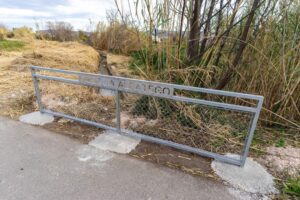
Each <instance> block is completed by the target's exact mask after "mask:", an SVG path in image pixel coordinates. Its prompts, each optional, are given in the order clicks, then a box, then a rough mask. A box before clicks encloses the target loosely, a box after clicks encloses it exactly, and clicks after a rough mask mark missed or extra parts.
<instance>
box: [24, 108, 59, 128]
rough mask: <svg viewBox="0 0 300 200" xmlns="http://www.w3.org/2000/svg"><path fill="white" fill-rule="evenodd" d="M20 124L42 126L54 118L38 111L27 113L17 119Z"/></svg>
mask: <svg viewBox="0 0 300 200" xmlns="http://www.w3.org/2000/svg"><path fill="white" fill-rule="evenodd" d="M19 120H20V121H21V122H24V123H27V124H33V125H41V126H42V125H44V124H48V123H51V122H53V121H54V117H53V116H52V115H49V114H45V113H41V112H40V111H36V112H32V113H28V114H26V115H22V116H20V117H19Z"/></svg>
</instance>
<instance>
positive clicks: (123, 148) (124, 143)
mask: <svg viewBox="0 0 300 200" xmlns="http://www.w3.org/2000/svg"><path fill="white" fill-rule="evenodd" d="M140 141H141V140H138V139H134V138H131V137H126V136H123V135H120V134H118V133H114V132H113V131H109V130H107V131H104V132H103V133H102V134H100V135H98V136H97V137H96V138H95V139H94V140H92V141H91V142H90V143H89V145H91V146H94V147H96V148H98V149H101V150H104V151H112V152H116V153H121V154H126V153H129V152H130V151H132V150H133V149H134V148H135V147H136V146H137V145H138V144H139V143H140Z"/></svg>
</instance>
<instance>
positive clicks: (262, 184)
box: [212, 154, 277, 194]
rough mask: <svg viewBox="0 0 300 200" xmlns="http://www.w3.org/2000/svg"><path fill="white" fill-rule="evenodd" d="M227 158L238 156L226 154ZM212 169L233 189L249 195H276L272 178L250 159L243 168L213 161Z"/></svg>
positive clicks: (236, 156)
mask: <svg viewBox="0 0 300 200" xmlns="http://www.w3.org/2000/svg"><path fill="white" fill-rule="evenodd" d="M227 156H230V157H233V158H238V155H234V154H227ZM212 168H213V170H214V171H215V173H216V174H217V175H218V176H220V177H221V178H222V179H223V180H224V181H226V182H228V183H229V184H230V185H232V186H233V187H234V188H237V189H241V190H243V191H246V192H249V193H258V194H273V193H277V190H276V188H275V183H274V181H273V176H272V175H271V174H269V173H268V172H267V171H266V169H265V168H264V167H263V166H261V165H260V164H258V163H257V162H255V161H254V160H253V159H252V158H248V159H247V160H246V163H245V166H244V167H239V166H234V165H230V164H226V163H222V162H218V161H213V162H212Z"/></svg>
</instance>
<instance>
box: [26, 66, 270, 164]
mask: <svg viewBox="0 0 300 200" xmlns="http://www.w3.org/2000/svg"><path fill="white" fill-rule="evenodd" d="M41 71H48V72H56V73H61V74H70V75H75V76H77V79H69V78H63V77H57V76H48V75H42V74H39V73H37V72H41ZM31 74H32V79H33V84H34V90H35V96H36V100H37V104H38V107H39V109H40V112H42V113H48V114H51V115H53V116H57V117H64V118H67V119H71V120H74V121H78V122H81V123H84V124H88V125H92V126H95V127H98V128H103V129H108V130H112V131H115V132H117V133H119V134H122V135H126V136H130V137H136V138H140V139H142V140H146V141H150V142H155V143H159V144H163V145H167V146H170V147H173V148H177V149H180V150H184V151H189V152H192V153H195V154H199V155H201V156H205V157H210V158H214V159H216V160H219V161H222V162H226V163H230V164H234V165H238V166H244V164H245V161H246V158H247V156H248V153H249V149H250V145H251V142H252V139H253V135H254V131H255V128H256V124H257V121H258V118H259V114H260V110H261V108H262V103H263V100H264V97H263V96H259V95H251V94H245V93H237V92H229V91H222V90H214V89H206V88H198V87H190V86H184V85H176V84H168V83H161V82H154V81H146V80H136V79H129V78H123V77H116V76H106V75H99V74H92V73H83V72H77V71H70V70H61V69H54V68H46V67H40V66H31ZM81 77H90V78H91V79H93V78H94V79H95V78H96V79H97V78H99V80H101V78H104V79H114V80H118V81H131V82H140V83H144V84H153V85H163V86H166V87H169V88H173V89H174V90H175V89H177V90H186V91H192V92H199V93H206V94H214V95H221V96H227V97H237V98H242V99H251V100H256V101H257V102H256V106H255V107H249V106H241V105H235V104H228V103H222V102H215V101H209V100H201V99H195V98H189V97H183V96H176V95H170V96H165V95H162V94H159V93H151V94H145V93H144V92H139V91H132V90H130V89H128V88H113V89H112V88H111V87H106V86H105V85H104V86H103V85H101V89H109V90H114V91H115V99H116V119H117V120H116V127H112V126H108V125H105V124H101V123H97V122H93V121H89V120H86V119H82V118H77V117H74V116H70V115H67V114H64V113H60V112H54V111H52V110H49V109H46V108H45V107H44V106H43V104H42V101H41V93H40V89H39V81H38V79H45V80H53V81H59V82H63V83H67V84H75V85H84V86H92V87H99V83H94V82H92V81H91V82H86V81H80V78H81ZM120 92H127V93H136V94H142V95H149V96H154V97H161V98H166V99H172V100H175V101H181V102H188V103H194V104H200V105H206V106H212V107H217V108H220V109H225V110H235V111H241V112H247V113H250V114H251V115H252V117H251V122H250V124H249V129H248V134H247V137H246V139H245V142H244V147H243V151H242V153H241V156H240V159H235V158H231V157H228V156H225V155H221V154H217V153H213V152H209V151H206V150H203V149H198V148H194V147H190V146H187V145H183V144H178V143H175V142H172V141H168V140H163V139H159V138H155V137H152V136H148V135H144V134H141V133H137V132H133V131H131V130H128V129H122V128H121V125H120V124H121V119H120V112H121V109H120Z"/></svg>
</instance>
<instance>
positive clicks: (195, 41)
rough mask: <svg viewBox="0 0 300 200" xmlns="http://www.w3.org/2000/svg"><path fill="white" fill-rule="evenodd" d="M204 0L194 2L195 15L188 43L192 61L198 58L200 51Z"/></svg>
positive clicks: (193, 15) (189, 55)
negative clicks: (201, 12) (201, 13)
mask: <svg viewBox="0 0 300 200" xmlns="http://www.w3.org/2000/svg"><path fill="white" fill-rule="evenodd" d="M201 4H202V0H193V1H192V6H193V13H192V18H191V22H190V34H189V42H188V52H187V54H188V55H187V56H188V58H189V60H190V61H193V59H195V58H196V56H197V55H198V50H199V38H198V37H199V25H200V21H199V16H200V8H201Z"/></svg>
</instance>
